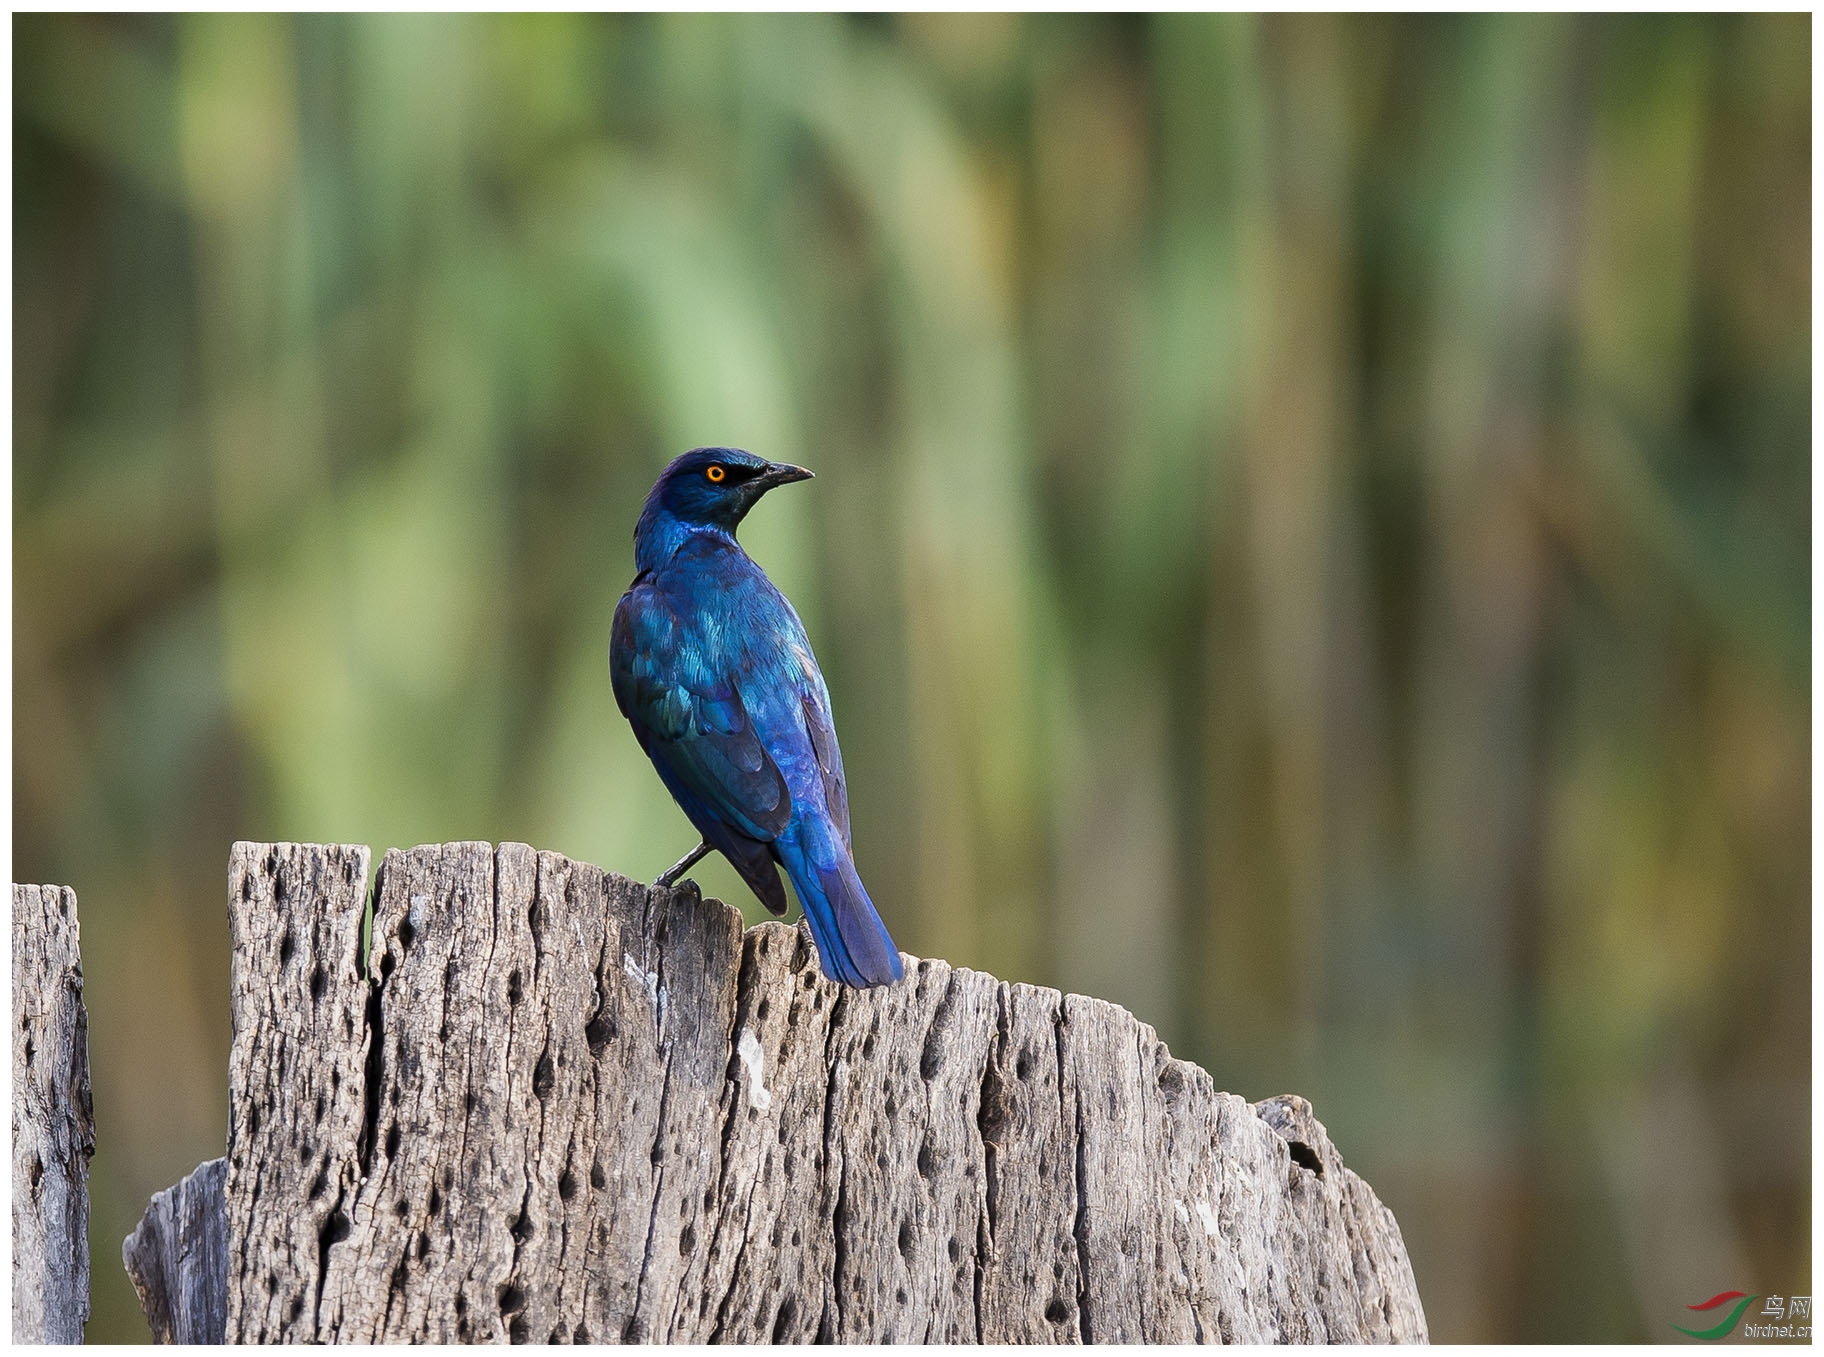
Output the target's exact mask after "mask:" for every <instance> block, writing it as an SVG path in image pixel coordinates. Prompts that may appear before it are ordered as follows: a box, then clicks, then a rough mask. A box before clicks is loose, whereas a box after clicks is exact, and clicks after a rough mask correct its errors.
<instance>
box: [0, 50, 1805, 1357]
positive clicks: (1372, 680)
mask: <svg viewBox="0 0 1824 1357" xmlns="http://www.w3.org/2000/svg"><path fill="white" fill-rule="evenodd" d="M13 24H14V26H13V35H14V49H13V61H14V100H15V102H14V109H13V113H14V143H13V149H14V208H13V214H14V215H13V219H14V242H13V277H14V296H13V335H14V369H13V439H14V460H13V506H14V522H13V528H14V558H13V566H14V595H13V609H14V611H13V665H14V684H15V686H14V691H13V722H14V739H15V762H14V767H13V830H14V868H13V870H14V879H15V880H29V881H55V882H61V883H66V884H69V885H71V886H74V887H75V888H76V890H77V892H78V895H79V897H80V900H81V908H82V922H83V952H84V963H85V968H86V972H87V977H88V989H87V994H88V1002H89V1006H90V1013H91V1024H92V1025H91V1043H92V1057H93V1062H94V1079H95V1111H96V1118H97V1122H98V1125H99V1137H98V1138H99V1144H98V1148H97V1153H96V1157H95V1161H94V1174H95V1176H94V1236H93V1247H94V1257H95V1260H96V1267H95V1276H96V1290H95V1318H94V1321H93V1323H92V1325H91V1327H90V1336H91V1338H95V1339H100V1338H108V1339H132V1338H136V1337H141V1338H143V1337H144V1336H145V1332H146V1331H145V1326H144V1323H143V1320H142V1319H141V1318H140V1316H139V1313H138V1310H137V1307H136V1305H135V1303H134V1300H133V1298H132V1294H131V1290H130V1287H129V1286H128V1284H127V1283H126V1280H125V1278H124V1275H123V1274H122V1273H121V1271H120V1268H119V1265H118V1261H117V1260H118V1258H119V1246H120V1240H121V1238H122V1236H124V1235H125V1234H126V1233H127V1231H128V1230H129V1229H130V1228H131V1227H132V1225H133V1224H134V1222H135V1220H136V1219H137V1217H138V1214H139V1212H140V1211H141V1209H142V1208H143V1206H144V1204H145V1200H146V1198H147V1196H148V1195H149V1194H150V1193H151V1192H153V1191H155V1190H157V1189H159V1188H162V1187H164V1186H167V1185H168V1184H170V1183H172V1182H174V1181H175V1180H176V1179H177V1178H178V1177H179V1176H180V1175H182V1174H183V1173H185V1172H186V1171H188V1170H189V1169H190V1168H191V1167H193V1166H194V1165H195V1164H196V1163H197V1162H199V1161H200V1160H202V1159H205V1158H208V1157H210V1156H213V1155H215V1154H219V1153H220V1152H221V1150H222V1145H223V1137H224V1131H225V1124H226V1120H225V1119H226V1110H225V1102H226V1091H225V1071H226V1060H227V1043H228V1028H227V1015H228V1006H227V964H228V941H227V930H226V923H225V917H224V910H225V905H224V884H223V883H224V873H225V864H226V861H227V852H228V846H229V844H230V842H231V841H232V840H234V839H240V838H246V839H266V838H274V839H301V840H335V841H355V842H362V843H367V844H371V845H373V846H374V847H375V848H376V849H377V850H380V849H384V848H385V847H387V846H388V845H410V844H414V843H419V842H425V841H441V840H448V839H458V838H479V839H489V840H496V841H498V840H503V839H523V840H527V841H530V842H532V843H534V844H536V845H539V846H540V847H546V848H554V849H559V850H562V851H564V852H566V853H569V854H572V855H574V856H577V857H580V858H584V859H588V860H590V861H594V862H599V863H601V864H603V865H605V866H608V867H612V868H615V869H618V870H620V871H624V872H627V873H630V874H634V875H638V876H644V877H650V876H652V875H654V874H656V873H657V872H658V871H659V870H660V869H661V868H663V867H664V866H665V865H666V864H668V863H669V862H670V861H671V860H672V859H673V858H675V857H677V856H678V855H679V854H680V853H681V852H682V851H683V850H684V849H686V848H688V847H689V846H690V845H691V844H692V843H693V842H694V835H692V834H691V832H690V831H689V829H688V827H687V825H686V823H685V821H684V819H683V817H682V815H681V814H680V813H679V812H677V811H676V810H675V809H674V808H673V807H672V806H671V804H670V802H669V800H668V798H667V797H666V796H665V794H664V793H663V791H662V789H661V788H660V785H659V783H658V781H657V779H656V777H655V776H654V775H653V774H652V772H651V771H650V769H649V767H648V766H647V765H646V763H645V761H644V759H643V757H642V756H641V754H640V752H639V749H638V748H637V746H636V745H635V743H634V741H633V739H632V737H631V735H630V734H629V733H628V731H627V729H626V727H625V725H624V723H623V722H622V720H621V718H620V716H619V714H618V713H617V712H616V710H615V707H614V702H613V698H612V696H611V694H610V691H609V685H608V678H607V661H606V656H607V642H608V631H609V618H610V616H611V613H612V610H613V608H614V604H615V601H616V599H617V597H618V596H619V594H620V592H621V590H622V589H623V588H624V587H625V585H626V584H627V582H628V579H629V577H630V576H631V574H632V564H631V562H632V549H631V542H630V534H631V530H632V525H633V520H634V516H635V514H636V512H637V510H638V507H639V504H640V501H641V498H642V496H643V494H644V492H645V490H646V488H647V486H648V485H649V484H650V482H651V480H652V479H653V477H654V475H655V473H656V472H657V471H658V469H659V468H660V467H661V466H662V465H663V463H664V462H665V461H666V460H667V459H668V458H669V457H670V456H672V455H673V454H675V453H677V452H679V451H682V450H683V449H685V448H687V447H690V446H693V445H696V444H704V443H734V444H739V445H741V446H745V447H748V448H751V449H754V450H755V451H758V452H761V453H763V454H765V455H767V456H769V457H773V458H777V459H782V460H788V461H794V462H802V463H805V464H808V465H810V466H811V467H813V468H815V470H816V471H817V472H818V479H817V480H816V481H814V482H812V483H811V484H809V485H806V486H797V487H792V488H791V489H790V490H789V491H785V492H782V493H780V494H778V495H776V496H773V497H771V498H769V499H768V500H767V501H766V503H765V504H764V505H763V506H762V507H761V509H760V510H759V511H757V512H756V513H755V514H754V516H753V517H752V519H751V520H750V521H749V523H748V524H747V525H746V527H745V528H744V530H743V540H744V541H745V542H746V543H747V545H748V547H749V549H750V551H752V553H753V554H754V555H755V556H756V557H757V558H758V559H759V560H760V561H761V562H762V563H763V564H764V565H765V566H766V568H767V569H768V570H769V571H770V572H771V573H772V575H773V577H774V578H775V579H776V580H777V581H779V582H780V583H781V585H782V586H783V587H784V588H785V589H786V591H787V592H788V593H789V594H790V595H791V597H792V598H793V599H794V600H795V601H796V602H797V604H798V606H799V609H800V610H801V612H802V613H803V614H804V616H805V619H806V622H807V624H808V627H809V630H810V633H811V636H812V638H813V640H814V642H815V644H816V647H817V650H818V654H819V656H820V657H821V659H822V661H823V666H824V669H825V671H826V674H827V676H828V679H829V683H830V687H831V689H832V691H833V693H834V698H835V706H836V713H837V717H838V721H839V726H840V729H841V732H842V738H843V745H844V750H845V753H846V755H847V762H848V771H849V778H850V785H851V789H852V798H853V802H854V837H855V843H856V848H857V854H858V858H859V861H860V863H861V865H862V869H863V872H864V874H865V875H866V877H867V880H868V881H869V883H870V885H871V888H872V890H873V893H874V896H875V898H876V900H878V901H879V902H880V904H881V906H882V912H883V913H884V914H885V916H886V917H887V919H888V920H889V921H890V923H891V925H892V928H893V931H894V933H895V935H896V937H897V938H898V940H899V942H900V944H901V945H902V946H903V947H905V948H906V949H907V950H910V951H913V952H916V953H919V954H924V955H934V956H942V957H946V958H948V959H950V960H952V961H954V962H957V963H960V964H963V965H968V966H974V967H980V968H985V969H988V970H991V971H993V972H995V973H997V974H999V975H1001V976H1003V977H1006V978H1011V979H1018V980H1026V981H1033V982H1038V983H1043V984H1050V985H1057V986H1062V987H1064V988H1067V989H1073V990H1079V991H1084V992H1088V993H1093V994H1097V995H1101V996H1104V997H1107V998H1110V999H1114V1000H1117V1001H1119V1002H1121V1003H1123V1004H1126V1005H1128V1006H1129V1007H1131V1008H1132V1009H1133V1010H1134V1011H1135V1012H1136V1013H1138V1014H1139V1015H1140V1016H1141V1017H1142V1018H1144V1019H1146V1020H1147V1021H1150V1022H1151V1023H1153V1024H1154V1025H1156V1026H1157V1027H1158V1029H1159V1030H1160V1032H1161V1034H1162V1035H1164V1036H1165V1037H1166V1038H1167V1039H1168V1040H1169V1041H1170V1043H1171V1044H1172V1047H1173V1049H1174V1051H1175V1052H1176V1053H1177V1054H1180V1055H1183V1056H1186V1057H1188V1058H1191V1059H1194V1060H1196V1061H1198V1062H1200V1063H1202V1064H1203V1065H1205V1066H1206V1067H1207V1068H1209V1069H1210V1070H1211V1071H1212V1073H1213V1074H1214V1076H1215V1078H1216V1081H1217V1083H1218V1085H1219V1086H1220V1087H1223V1088H1228V1089H1232V1090H1234V1091H1236V1092H1239V1093H1242V1094H1244V1095H1246V1096H1248V1097H1250V1098H1260V1097H1264V1096H1267V1095H1270V1094H1274V1093H1279V1092H1282V1091H1288V1090H1295V1091H1298V1092H1302V1093H1304V1094H1306V1095H1308V1096H1309V1097H1311V1098H1312V1099H1313V1100H1314V1101H1315V1103H1316V1105H1317V1108H1318V1112H1319V1115H1320V1116H1321V1117H1322V1118H1323V1119H1324V1120H1325V1122H1326V1123H1327V1125H1328V1126H1329V1128H1330V1130H1331V1133H1332V1135H1333V1136H1334V1138H1335V1140H1336V1142H1337V1144H1338V1145H1339V1146H1340V1147H1341V1148H1342V1150H1343V1153H1344V1154H1345V1156H1346V1157H1347V1159H1348V1161H1349V1162H1350V1163H1351V1164H1352V1165H1353V1166H1354V1167H1355V1168H1356V1169H1358V1170H1359V1171H1360V1172H1362V1173H1363V1174H1364V1175H1365V1176H1366V1177H1367V1179H1368V1180H1369V1181H1370V1182H1371V1183H1372V1184H1373V1185H1374V1187H1375V1188H1376V1189H1377V1190H1378V1192H1379V1193H1380V1195H1381V1196H1382V1197H1383V1198H1384V1199H1385V1200H1386V1201H1387V1202H1388V1203H1389V1204H1390V1205H1391V1206H1392V1207H1393V1209H1394V1211H1395V1212H1396V1214H1397V1216H1398V1218H1399V1221H1400V1223H1401V1225H1402V1227H1403V1229H1404V1232H1405V1236H1406V1239H1407V1241H1408V1244H1409V1246H1410V1248H1411V1252H1412V1258H1413V1263H1414V1267H1415V1268H1416V1271H1417V1275H1418V1279H1419V1284H1420V1289H1421V1292H1422V1294H1423V1296H1424V1300H1425V1304H1426V1308H1427V1310H1428V1312H1429V1315H1430V1319H1431V1324H1432V1332H1433V1335H1434V1337H1436V1338H1439V1339H1471V1340H1488V1339H1642V1338H1651V1339H1665V1338H1672V1337H1676V1336H1677V1335H1676V1334H1674V1333H1673V1332H1672V1331H1671V1328H1670V1325H1671V1323H1672V1322H1673V1321H1674V1320H1678V1319H1682V1318H1685V1317H1687V1316H1688V1312H1686V1311H1684V1310H1683V1308H1682V1307H1683V1306H1684V1305H1686V1304H1688V1303H1690V1302H1692V1301H1695V1300H1700V1299H1704V1298H1707V1297H1709V1296H1710V1295H1712V1294H1714V1293H1715V1292H1717V1291H1719V1290H1723V1289H1727V1288H1741V1289H1743V1290H1748V1291H1753V1292H1760V1293H1775V1294H1809V1292H1810V1290H1811V1281H1810V1278H1811V1273H1810V1246H1811V1241H1810V1219H1811V1178H1810V1141H1811V1135H1810V1130H1811V1128H1810V1109H1811V1080H1810V1069H1811V1044H1810V1042H1811V1038H1810V1032H1811V1015H1810V1002H1811V1000H1810V976H1811V968H1810V956H1811V950H1812V949H1811V918H1810V905H1809V899H1810V873H1809V799H1810V783H1809V768H1808V747H1809V741H1810V719H1811V718H1810V709H1809V688H1810V660H1809V655H1810V639H1811V638H1810V604H1811V600H1810V586H1809V580H1808V562H1809V557H1810V547H1811V524H1810V444H1811V425H1810V409H1811V386H1810V381H1811V336H1810V330H1809V317H1810V295H1811V255H1810V250H1811V183H1810V155H1811V144H1810V125H1811V123H1810V119H1811V109H1810V93H1809V91H1810V79H1811V73H1810V50H1811V21H1810V19H1809V17H1808V16H1805V15H1788V16H1781V17H1738V18H1714V17H1712V18H1705V17H1696V16H1692V17H1676V18H1656V17H1644V16H1643V17H1608V18H1570V17H1551V16H1533V17H1523V18H1499V17H1482V18H1469V19H1463V18H1458V19H1444V18H1427V19H1412V18H1382V17H1354V18H1343V19H1334V18H1324V17H1318V16H1307V17H1292V18H1277V19H1270V20H1260V19H1253V18H1248V17H1244V16H1228V17H1217V18H1203V17H1189V16H1184V17H1154V18H1141V17H1128V18H1111V17H1097V16H1089V15H1083V16H1073V17H1063V18H1038V17H1025V18H1018V17H1005V16H1001V17H996V16H989V15H981V16H973V17H972V16H948V17H918V18H893V17H870V18H859V19H858V18H841V17H829V16H798V17H791V18H767V17H747V18H722V17H708V16H670V17H644V18H634V17H600V16H595V17H542V18H533V17H516V18H488V17H481V16H472V17H464V18H439V17H433V16H404V17H378V16H373V17H354V18H350V17H339V16H329V15H322V16H313V17H304V18H288V17H284V16H261V17H234V16H228V15H205V16H192V17H186V18H177V19H173V18H168V17H167V18H123V17H100V16H42V15H41V16H33V17H20V18H17V19H15V20H14V21H13ZM699 879H700V880H702V881H703V883H704V885H705V888H706V889H708V890H711V891H713V892H715V893H718V894H722V895H724V896H725V897H726V898H728V899H730V900H734V901H739V902H740V903H741V904H742V905H743V906H744V907H745V908H747V909H748V910H749V912H750V917H753V916H754V914H755V913H756V911H757V907H756V906H755V904H754V902H753V901H752V899H751V898H750V897H749V896H748V895H747V894H746V892H745V891H744V890H743V889H742V888H741V887H740V885H739V883H738V881H737V879H736V878H735V877H734V876H733V875H732V873H730V872H729V871H728V870H727V869H726V866H725V865H716V866H713V867H710V868H706V869H705V870H704V871H703V872H702V873H701V874H700V876H699Z"/></svg>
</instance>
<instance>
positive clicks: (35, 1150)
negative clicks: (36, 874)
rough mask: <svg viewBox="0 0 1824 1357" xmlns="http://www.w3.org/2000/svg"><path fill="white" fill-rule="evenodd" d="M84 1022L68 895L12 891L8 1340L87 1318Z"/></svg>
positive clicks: (55, 1338)
mask: <svg viewBox="0 0 1824 1357" xmlns="http://www.w3.org/2000/svg"><path fill="white" fill-rule="evenodd" d="M94 1153H95V1115H94V1111H93V1108H92V1106H91V1104H90V1100H89V1018H88V1013H87V1011H86V1010H85V1009H84V1008H83V1004H82V949H81V936H80V931H79V929H78V926H77V920H76V893H75V892H74V891H72V890H70V889H69V887H67V886H19V885H15V886H14V887H13V1341H14V1342H15V1343H80V1342H81V1341H82V1326H83V1324H84V1323H85V1322H87V1320H88V1317H89V1158H90V1156H91V1155H93V1154H94Z"/></svg>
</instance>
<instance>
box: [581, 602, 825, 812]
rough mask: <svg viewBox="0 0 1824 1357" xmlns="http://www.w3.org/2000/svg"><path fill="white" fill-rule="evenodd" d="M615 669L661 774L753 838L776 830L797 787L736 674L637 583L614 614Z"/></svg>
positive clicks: (625, 710) (622, 702)
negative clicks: (789, 783) (752, 714)
mask: <svg viewBox="0 0 1824 1357" xmlns="http://www.w3.org/2000/svg"><path fill="white" fill-rule="evenodd" d="M609 673H610V676H611V677H612V679H613V681H614V699H615V702H616V703H617V704H618V705H619V706H620V709H621V714H622V715H624V716H625V717H626V718H627V719H628V721H629V722H631V723H632V725H633V728H634V733H635V734H637V735H638V736H639V738H640V743H641V744H642V745H643V746H645V749H646V752H647V754H648V755H649V756H650V757H651V758H652V760H653V762H654V763H656V764H658V765H660V772H661V773H669V774H670V775H671V777H673V778H675V779H676V780H677V781H678V782H679V783H681V784H682V785H683V786H684V787H686V788H687V789H689V791H690V792H691V794H692V795H693V796H694V797H695V798H696V799H697V801H698V802H700V803H701V804H702V805H703V806H704V807H705V808H706V809H708V810H709V811H710V812H711V813H712V814H714V815H716V816H717V817H718V818H720V819H721V820H722V821H724V822H725V823H727V824H729V825H731V826H733V827H734V828H736V829H738V830H739V831H740V832H741V833H743V834H745V835H747V836H748V837H749V838H753V839H759V840H761V841H763V842H770V841H771V840H772V839H774V838H775V837H777V836H778V834H779V832H780V831H781V830H783V829H784V828H785V826H786V823H787V822H788V821H789V820H790V819H791V814H792V798H791V793H790V792H788V791H787V790H786V785H785V778H784V776H783V775H782V774H781V773H780V771H779V766H778V765H777V764H776V763H774V762H773V760H772V757H771V756H770V755H769V754H768V753H767V752H766V746H765V745H763V744H762V743H761V742H760V736H759V733H758V732H757V731H756V730H755V729H754V723H753V721H752V720H751V719H750V718H749V715H748V711H747V708H746V706H745V705H744V704H743V702H742V700H741V693H740V690H739V689H738V688H737V687H736V686H735V683H734V680H733V677H732V676H730V675H724V674H716V673H712V672H710V671H709V670H708V668H707V667H706V666H705V665H704V664H703V663H702V661H701V658H700V657H698V656H695V655H693V654H692V653H691V652H690V649H689V647H688V646H687V645H686V644H685V643H684V642H683V640H682V636H681V628H680V627H679V626H678V619H677V616H676V614H675V613H673V612H672V611H671V609H670V608H668V607H667V606H666V604H665V601H664V600H663V598H662V597H660V596H659V595H658V593H657V591H656V590H653V589H651V588H646V587H641V586H640V585H639V584H638V582H636V584H635V587H634V588H632V589H629V590H628V591H627V593H626V594H624V595H623V596H622V598H621V602H620V606H619V607H617V608H616V609H615V612H614V633H613V644H612V647H611V649H610V652H609ZM668 780H669V779H668ZM698 827H699V828H701V826H700V825H699V826H698Z"/></svg>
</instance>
